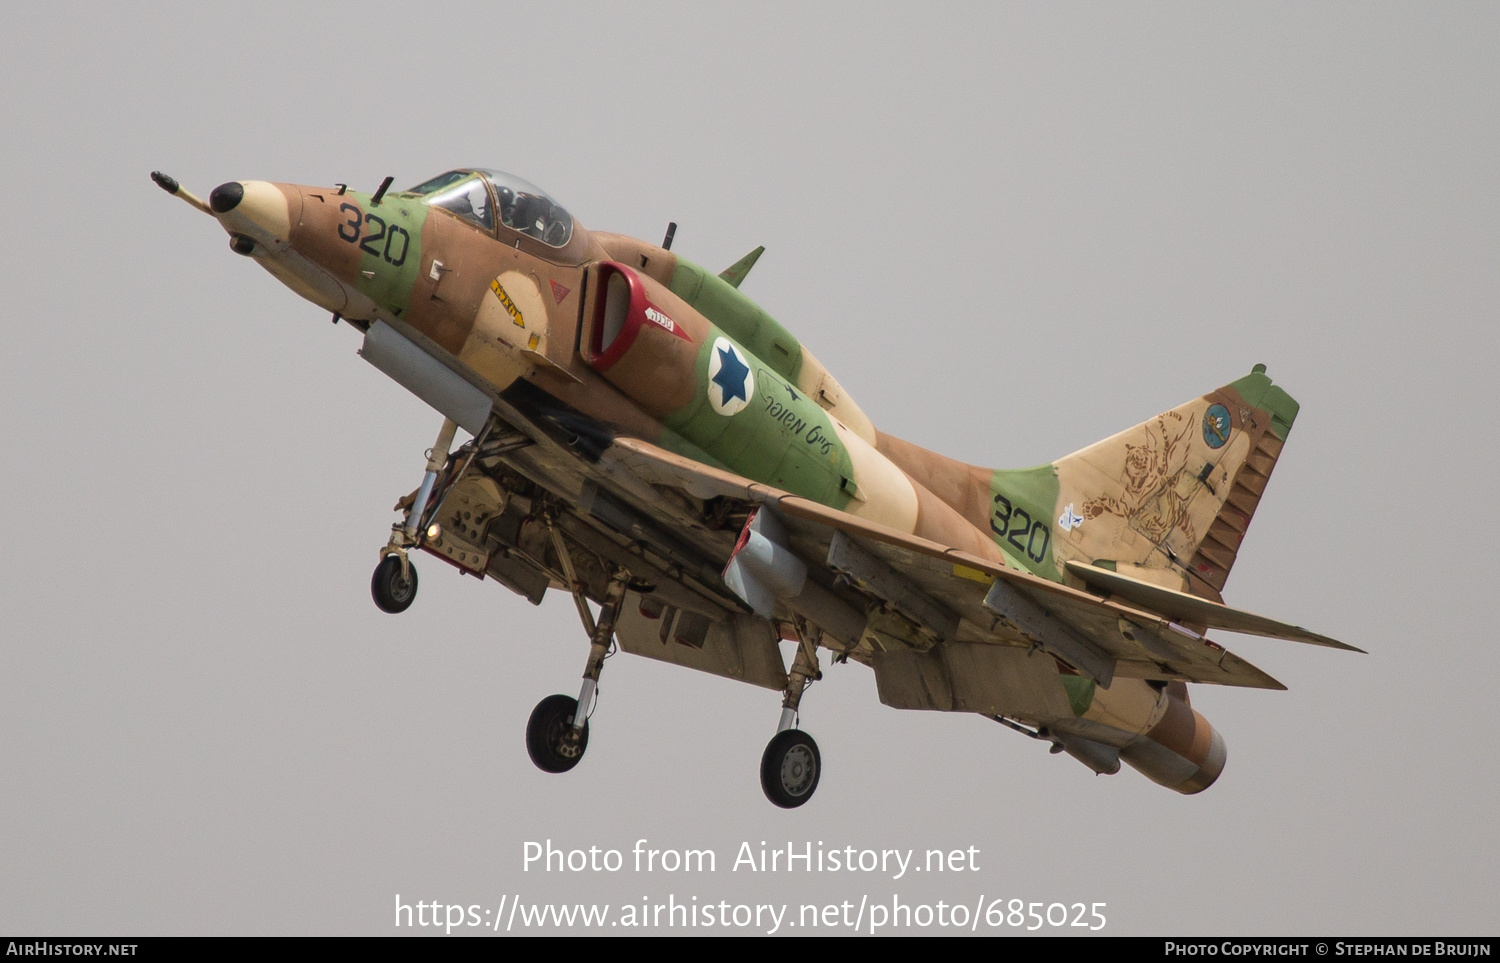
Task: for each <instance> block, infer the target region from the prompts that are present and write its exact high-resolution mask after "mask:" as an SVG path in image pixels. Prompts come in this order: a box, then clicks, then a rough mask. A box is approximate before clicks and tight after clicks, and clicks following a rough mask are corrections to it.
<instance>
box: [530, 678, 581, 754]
mask: <svg viewBox="0 0 1500 963" xmlns="http://www.w3.org/2000/svg"><path fill="white" fill-rule="evenodd" d="M577 711H578V700H577V699H574V698H573V697H572V696H565V695H551V696H548V697H547V698H545V699H543V700H542V701H541V702H538V703H537V704H536V708H535V709H532V710H531V718H530V719H529V720H527V722H526V752H527V754H529V755H530V756H531V761H532V762H534V763H536V767H537V768H538V769H540V770H541V771H542V772H567V771H568V770H569V769H572V768H573V767H574V766H576V765H578V761H579V760H580V759H582V758H583V753H584V750H585V749H587V748H588V747H589V724H588V723H587V722H585V723H584V724H583V731H582V732H580V733H579V734H578V736H577V738H576V739H575V738H574V737H573V734H572V729H573V714H574V713H576V712H577Z"/></svg>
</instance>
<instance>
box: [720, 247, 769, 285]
mask: <svg viewBox="0 0 1500 963" xmlns="http://www.w3.org/2000/svg"><path fill="white" fill-rule="evenodd" d="M764 253H766V249H765V248H764V247H758V248H756V249H755V250H753V251H751V252H750V253H749V254H746V255H745V256H744V257H742V258H740V259H739V260H738V261H735V262H734V263H733V264H731V265H730V266H729V267H727V268H725V269H724V270H722V271H720V272H719V277H720V278H721V279H723V280H725V281H728V282H729V285H730V287H736V288H737V287H739V286H740V282H741V281H743V280H745V276H746V275H747V274H749V273H750V269H751V268H753V267H755V262H756V261H759V260H760V256H761V255H762V254H764Z"/></svg>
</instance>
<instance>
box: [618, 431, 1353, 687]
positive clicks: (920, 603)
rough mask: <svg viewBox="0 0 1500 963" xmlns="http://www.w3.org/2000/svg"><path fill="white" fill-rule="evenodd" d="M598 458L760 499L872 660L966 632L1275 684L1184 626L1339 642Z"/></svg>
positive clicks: (1104, 674) (1104, 677)
mask: <svg viewBox="0 0 1500 963" xmlns="http://www.w3.org/2000/svg"><path fill="white" fill-rule="evenodd" d="M601 461H602V462H603V463H605V464H607V465H609V466H611V467H613V468H615V469H616V470H617V471H623V472H627V473H629V474H630V475H632V476H634V477H635V478H637V479H640V480H641V481H644V482H645V483H646V484H648V485H649V486H651V487H652V488H654V489H662V488H666V489H671V488H676V489H678V490H680V491H682V492H684V493H687V494H690V495H693V496H695V497H699V498H722V499H728V500H732V501H738V502H740V503H742V504H743V505H744V506H746V507H747V508H751V507H764V508H769V509H771V511H772V512H773V513H774V515H775V517H776V518H777V520H778V522H779V525H780V527H781V529H782V532H783V537H784V538H785V541H786V544H785V548H787V549H788V550H789V551H790V552H791V554H792V555H794V556H795V557H796V558H798V559H801V560H804V561H805V562H806V563H808V573H807V578H808V579H809V580H810V581H811V583H812V584H814V585H816V586H817V587H819V588H821V589H823V590H825V592H826V594H827V595H832V596H833V597H834V598H836V599H837V600H839V601H841V602H843V603H844V604H845V605H846V606H847V608H848V609H849V610H850V612H852V613H853V618H854V621H851V620H850V618H849V616H848V613H845V617H844V618H842V619H840V618H837V617H834V618H829V619H827V620H826V621H823V622H820V624H821V625H822V627H823V628H824V629H825V630H827V629H828V628H829V625H830V624H832V625H837V626H839V629H838V632H839V634H840V635H842V636H843V638H841V639H839V640H838V641H840V642H841V643H842V644H843V646H844V648H845V653H846V654H847V655H849V656H850V657H852V658H856V659H857V660H859V661H865V662H873V661H874V660H875V659H876V658H877V657H878V656H879V655H880V654H882V653H889V652H895V651H900V650H903V649H909V650H913V651H917V652H922V651H926V650H928V649H930V648H931V647H932V646H933V645H934V644H935V643H937V642H947V643H961V644H962V643H968V644H982V645H989V646H1005V647H1011V648H1019V649H1023V650H1027V651H1031V650H1035V649H1038V648H1040V649H1042V650H1045V651H1047V652H1049V653H1050V654H1052V655H1054V656H1056V657H1057V658H1058V659H1060V660H1061V661H1063V662H1065V663H1067V664H1068V665H1069V666H1071V667H1072V668H1073V669H1075V670H1077V671H1078V672H1079V673H1081V674H1082V675H1085V676H1089V677H1092V678H1094V679H1095V680H1096V681H1098V682H1100V683H1102V684H1105V685H1107V684H1108V683H1109V681H1110V679H1112V678H1113V677H1114V676H1116V675H1118V676H1120V677H1123V678H1140V679H1153V680H1162V681H1173V680H1175V681H1182V682H1206V683H1216V684H1220V685H1236V686H1249V687H1254V688H1268V689H1281V688H1285V687H1284V686H1283V685H1281V683H1279V682H1277V681H1276V680H1275V679H1273V678H1271V677H1270V676H1269V675H1267V674H1266V673H1265V672H1262V671H1261V670H1260V669H1258V668H1256V667H1255V666H1253V665H1251V664H1250V663H1249V662H1246V661H1245V660H1244V659H1242V658H1240V657H1239V656H1236V655H1235V654H1234V653H1232V652H1230V651H1228V650H1227V649H1225V648H1224V647H1223V646H1221V645H1219V644H1218V643H1217V642H1214V641H1212V640H1210V639H1208V638H1205V637H1204V636H1203V634H1202V633H1200V632H1198V631H1195V630H1194V629H1192V628H1188V627H1187V625H1188V624H1194V625H1205V626H1209V627H1217V628H1223V629H1226V630H1229V631H1240V632H1248V633H1250V634H1257V635H1265V636H1270V637H1275V638H1289V639H1295V640H1299V641H1306V642H1311V643H1315V644H1321V645H1332V646H1335V647H1339V648H1346V649H1353V647H1352V646H1347V645H1344V644H1343V643H1340V642H1337V641H1335V640H1333V639H1329V638H1327V637H1326V636H1321V635H1317V634H1315V633H1310V632H1307V631H1306V630H1303V629H1298V628H1296V627H1294V626H1288V625H1285V624H1284V623H1280V622H1276V621H1274V620H1271V619H1266V618H1264V617H1261V616H1256V615H1253V614H1251V613H1248V612H1241V611H1239V610H1237V609H1232V608H1229V607H1227V606H1223V605H1218V604H1216V603H1213V602H1209V601H1206V600H1203V599H1199V598H1195V597H1193V596H1187V595H1184V594H1183V593H1174V592H1170V591H1168V590H1164V589H1160V588H1159V587H1156V586H1150V585H1146V584H1145V583H1140V582H1135V581H1134V580H1129V579H1124V578H1123V577H1120V576H1114V573H1110V572H1106V571H1105V570H1103V569H1093V567H1092V566H1080V568H1081V569H1086V570H1087V571H1083V572H1081V573H1080V574H1082V575H1085V576H1087V577H1086V578H1084V579H1083V581H1084V582H1085V584H1089V585H1092V586H1097V587H1100V588H1102V589H1104V590H1105V591H1107V592H1110V593H1112V596H1113V597H1110V598H1101V597H1099V596H1097V595H1094V594H1090V593H1089V592H1087V591H1082V590H1079V589H1075V588H1071V587H1069V586H1067V585H1062V584H1059V583H1055V582H1051V581H1048V580H1046V579H1042V578H1038V577H1036V576H1034V575H1031V574H1029V573H1027V572H1024V571H1020V570H1016V569H1011V568H1007V567H1005V566H1003V565H999V564H997V563H995V562H992V561H990V560H988V559H982V558H978V557H976V556H973V555H969V554H967V553H964V552H961V551H958V550H955V549H951V548H948V547H946V546H943V545H939V544H936V543H933V542H928V541H925V540H923V539H920V538H915V537H913V536H911V535H906V534H903V533H900V532H896V531H893V530H891V529H888V528H884V527H882V526H879V525H875V524H872V523H869V522H865V521H862V520H860V519H858V518H855V517H853V516H851V515H847V514H845V513H843V512H839V511H836V510H834V509H831V508H828V507H826V506H823V505H820V504H818V503H816V502H813V501H810V500H808V499H806V498H801V497H799V496H795V495H790V494H787V493H786V492H781V491H778V490H776V489H773V488H770V487H769V486H766V485H760V484H757V483H754V482H751V481H749V480H747V479H744V478H741V477H740V476H737V475H734V474H732V473H730V472H726V471H721V470H718V469H714V468H711V467H708V466H705V465H702V464H700V463H698V462H695V461H692V460H690V459H687V458H684V457H681V456H678V455H674V454H672V453H670V452H667V451H664V450H662V449H660V448H657V447H656V446H654V445H651V444H649V443H646V442H642V441H639V440H637V439H628V438H619V439H616V440H615V443H614V445H613V446H612V447H611V449H610V451H609V452H608V453H606V457H605V458H604V459H601ZM732 568H733V566H732V565H731V571H732ZM1070 568H1071V567H1070ZM824 583H826V584H824ZM1126 583H1129V584H1126ZM805 591H806V590H805V589H804V592H805ZM816 594H818V595H823V594H825V593H823V592H820V593H816ZM823 601H824V602H825V604H826V599H824V600H823ZM747 604H749V603H748V602H747ZM761 614H765V615H768V614H770V613H769V612H765V611H763V612H762V613H761ZM856 623H857V624H858V625H859V628H858V630H856V629H854V628H853V626H854V625H855V624H856ZM1185 623H1186V624H1185ZM1354 651H1359V650H1354Z"/></svg>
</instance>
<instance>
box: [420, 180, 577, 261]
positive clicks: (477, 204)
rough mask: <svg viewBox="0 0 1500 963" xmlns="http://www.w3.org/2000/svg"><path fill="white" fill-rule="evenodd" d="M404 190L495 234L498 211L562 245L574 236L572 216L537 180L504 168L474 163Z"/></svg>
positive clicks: (515, 226) (508, 221) (507, 221)
mask: <svg viewBox="0 0 1500 963" xmlns="http://www.w3.org/2000/svg"><path fill="white" fill-rule="evenodd" d="M403 193H405V194H414V195H417V196H420V197H425V198H427V204H428V206H430V207H440V208H442V209H443V210H445V211H448V212H449V213H452V214H455V215H457V216H459V217H461V218H463V219H464V220H466V221H469V222H470V223H472V224H475V225H477V226H479V227H481V228H483V229H484V230H486V231H489V232H491V233H493V232H494V230H495V219H496V218H495V215H496V212H497V211H498V213H499V221H500V224H501V225H502V226H504V227H506V228H509V229H510V230H512V231H517V232H519V233H521V234H525V235H526V236H527V237H531V238H535V239H536V240H538V241H541V242H542V243H543V244H546V245H548V246H549V247H563V246H565V245H566V244H567V243H568V239H569V238H571V237H572V236H573V218H572V216H571V215H570V214H568V212H567V211H565V210H563V209H562V208H561V207H560V206H558V204H557V202H556V201H554V200H553V199H552V198H550V197H548V196H547V194H546V192H545V191H543V190H541V189H540V188H538V187H537V186H536V185H535V184H531V183H529V182H527V181H523V180H522V179H521V178H519V177H516V176H515V175H514V174H506V173H504V172H503V171H491V170H484V169H483V168H469V169H466V170H453V171H448V172H447V173H446V174H439V175H438V176H437V177H434V178H433V179H432V180H429V181H424V182H422V183H421V184H418V185H417V186H416V187H413V188H411V189H410V190H407V191H404V192H403Z"/></svg>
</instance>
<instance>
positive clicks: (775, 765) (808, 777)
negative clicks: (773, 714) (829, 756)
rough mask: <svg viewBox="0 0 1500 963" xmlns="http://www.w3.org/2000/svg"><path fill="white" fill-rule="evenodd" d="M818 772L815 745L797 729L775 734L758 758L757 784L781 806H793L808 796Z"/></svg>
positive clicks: (820, 769)
mask: <svg viewBox="0 0 1500 963" xmlns="http://www.w3.org/2000/svg"><path fill="white" fill-rule="evenodd" d="M822 772H823V757H822V756H821V755H819V754H818V744H817V743H816V742H813V737H812V736H810V735H808V734H807V733H805V732H803V731H802V730H801V729H787V730H785V731H783V732H778V733H776V735H775V737H773V738H772V739H771V741H770V743H769V744H767V746H766V751H765V754H764V755H762V756H761V757H760V787H761V788H762V789H764V790H765V791H766V798H767V799H769V800H771V802H773V803H775V804H776V805H778V806H780V807H781V808H782V809H795V808H797V807H798V806H800V805H802V804H803V803H805V802H807V801H808V800H809V799H811V798H812V794H813V791H814V790H815V789H817V788H818V776H820V775H822Z"/></svg>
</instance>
